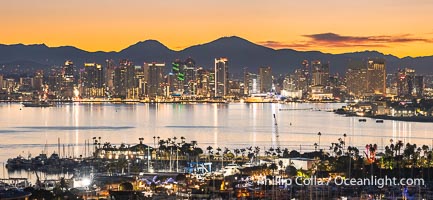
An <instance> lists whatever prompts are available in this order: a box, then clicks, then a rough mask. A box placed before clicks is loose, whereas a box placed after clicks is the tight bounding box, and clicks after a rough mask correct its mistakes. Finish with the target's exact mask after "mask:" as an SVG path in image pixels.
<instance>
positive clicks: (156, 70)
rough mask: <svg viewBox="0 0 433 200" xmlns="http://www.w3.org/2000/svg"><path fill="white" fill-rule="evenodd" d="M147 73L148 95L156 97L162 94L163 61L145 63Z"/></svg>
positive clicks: (163, 89)
mask: <svg viewBox="0 0 433 200" xmlns="http://www.w3.org/2000/svg"><path fill="white" fill-rule="evenodd" d="M145 65H147V67H148V70H149V73H148V77H147V80H148V96H149V97H157V96H164V91H165V87H164V85H165V84H164V68H165V63H157V62H152V63H146V64H145Z"/></svg>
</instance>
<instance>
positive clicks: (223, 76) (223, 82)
mask: <svg viewBox="0 0 433 200" xmlns="http://www.w3.org/2000/svg"><path fill="white" fill-rule="evenodd" d="M214 72H215V75H214V78H215V82H214V84H215V85H214V88H215V89H214V97H223V96H226V95H228V92H229V67H228V59H227V58H216V59H215V71H214Z"/></svg>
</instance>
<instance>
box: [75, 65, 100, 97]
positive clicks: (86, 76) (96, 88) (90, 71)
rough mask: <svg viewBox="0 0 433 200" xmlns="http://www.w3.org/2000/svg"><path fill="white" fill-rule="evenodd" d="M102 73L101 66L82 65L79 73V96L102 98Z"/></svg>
mask: <svg viewBox="0 0 433 200" xmlns="http://www.w3.org/2000/svg"><path fill="white" fill-rule="evenodd" d="M104 77H105V74H104V71H103V68H102V65H100V64H97V63H84V69H83V70H81V71H80V94H81V96H83V97H87V98H94V97H104V96H105V88H104Z"/></svg>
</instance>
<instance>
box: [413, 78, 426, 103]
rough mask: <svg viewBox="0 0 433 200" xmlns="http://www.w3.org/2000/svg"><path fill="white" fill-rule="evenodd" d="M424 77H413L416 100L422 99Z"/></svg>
mask: <svg viewBox="0 0 433 200" xmlns="http://www.w3.org/2000/svg"><path fill="white" fill-rule="evenodd" d="M424 87H425V85H424V76H419V75H418V76H415V80H414V89H415V96H416V97H418V98H422V97H424Z"/></svg>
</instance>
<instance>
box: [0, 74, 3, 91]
mask: <svg viewBox="0 0 433 200" xmlns="http://www.w3.org/2000/svg"><path fill="white" fill-rule="evenodd" d="M3 85H4V84H3V74H0V91H2V90H3Z"/></svg>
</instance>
